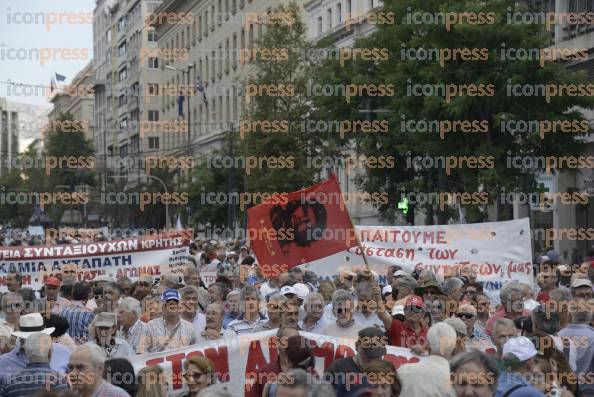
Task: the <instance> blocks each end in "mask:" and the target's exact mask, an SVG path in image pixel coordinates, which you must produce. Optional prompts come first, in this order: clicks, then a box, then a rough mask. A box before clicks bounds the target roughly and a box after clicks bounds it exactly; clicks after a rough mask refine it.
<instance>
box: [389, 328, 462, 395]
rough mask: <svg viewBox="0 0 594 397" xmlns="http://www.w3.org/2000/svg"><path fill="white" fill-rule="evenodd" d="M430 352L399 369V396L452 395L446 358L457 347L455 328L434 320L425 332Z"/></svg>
mask: <svg viewBox="0 0 594 397" xmlns="http://www.w3.org/2000/svg"><path fill="white" fill-rule="evenodd" d="M427 341H428V342H429V343H428V344H429V350H430V355H429V357H426V358H425V359H424V360H422V361H421V362H419V363H416V364H415V365H403V366H401V367H400V368H399V369H398V377H399V378H400V380H401V382H402V391H401V393H400V395H401V396H406V397H425V396H434V397H455V395H456V394H455V393H454V390H453V388H452V386H451V381H450V364H449V362H448V360H449V359H450V358H451V357H452V353H453V352H454V349H455V348H456V331H455V330H454V329H453V328H452V327H451V326H450V325H448V324H446V323H443V322H440V323H437V324H435V325H433V326H431V328H429V331H427Z"/></svg>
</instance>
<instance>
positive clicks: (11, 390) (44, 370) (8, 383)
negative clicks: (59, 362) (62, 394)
mask: <svg viewBox="0 0 594 397" xmlns="http://www.w3.org/2000/svg"><path fill="white" fill-rule="evenodd" d="M67 387H68V384H67V383H66V379H65V377H64V375H60V374H58V373H57V372H56V371H52V369H51V368H50V366H49V364H47V363H29V364H27V366H26V368H24V369H21V370H19V371H17V372H15V373H13V374H12V375H9V376H7V377H6V378H4V381H3V382H2V387H0V396H1V397H21V396H28V395H31V394H33V393H34V392H36V391H38V390H46V391H49V390H55V391H60V390H64V389H66V388H67Z"/></svg>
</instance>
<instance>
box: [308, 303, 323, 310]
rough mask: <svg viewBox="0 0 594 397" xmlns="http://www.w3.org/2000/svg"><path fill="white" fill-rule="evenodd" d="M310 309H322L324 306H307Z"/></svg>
mask: <svg viewBox="0 0 594 397" xmlns="http://www.w3.org/2000/svg"><path fill="white" fill-rule="evenodd" d="M309 307H310V308H312V309H323V308H324V305H322V304H313V305H309Z"/></svg>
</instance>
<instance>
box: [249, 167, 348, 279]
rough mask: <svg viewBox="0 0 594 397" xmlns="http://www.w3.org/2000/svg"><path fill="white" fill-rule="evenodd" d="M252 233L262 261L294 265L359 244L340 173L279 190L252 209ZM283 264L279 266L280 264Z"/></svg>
mask: <svg viewBox="0 0 594 397" xmlns="http://www.w3.org/2000/svg"><path fill="white" fill-rule="evenodd" d="M248 236H249V238H250V244H251V246H252V248H253V250H254V252H255V254H256V257H257V258H258V262H259V263H260V264H261V265H273V266H274V267H276V268H277V269H278V268H279V267H283V266H284V267H285V268H291V267H295V266H298V265H301V264H303V263H308V262H312V261H315V260H318V259H321V258H325V257H327V256H330V255H333V254H335V253H338V252H341V251H344V250H346V249H348V248H350V247H353V246H356V245H357V240H356V238H355V229H354V227H353V224H352V223H351V219H350V217H349V214H348V212H347V209H346V208H345V204H344V201H343V197H342V193H341V192H340V187H339V186H338V181H337V180H336V176H334V175H332V176H331V177H330V179H328V180H327V181H324V182H321V183H318V184H316V185H314V186H311V187H308V188H306V189H302V190H299V191H297V192H292V193H277V196H276V197H275V196H273V197H272V198H271V199H270V200H268V202H267V203H262V204H258V205H255V206H253V207H252V208H249V209H248ZM277 266H279V267H277Z"/></svg>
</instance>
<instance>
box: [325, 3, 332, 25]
mask: <svg viewBox="0 0 594 397" xmlns="http://www.w3.org/2000/svg"><path fill="white" fill-rule="evenodd" d="M326 22H328V29H332V8H328V10H327V11H326Z"/></svg>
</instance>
